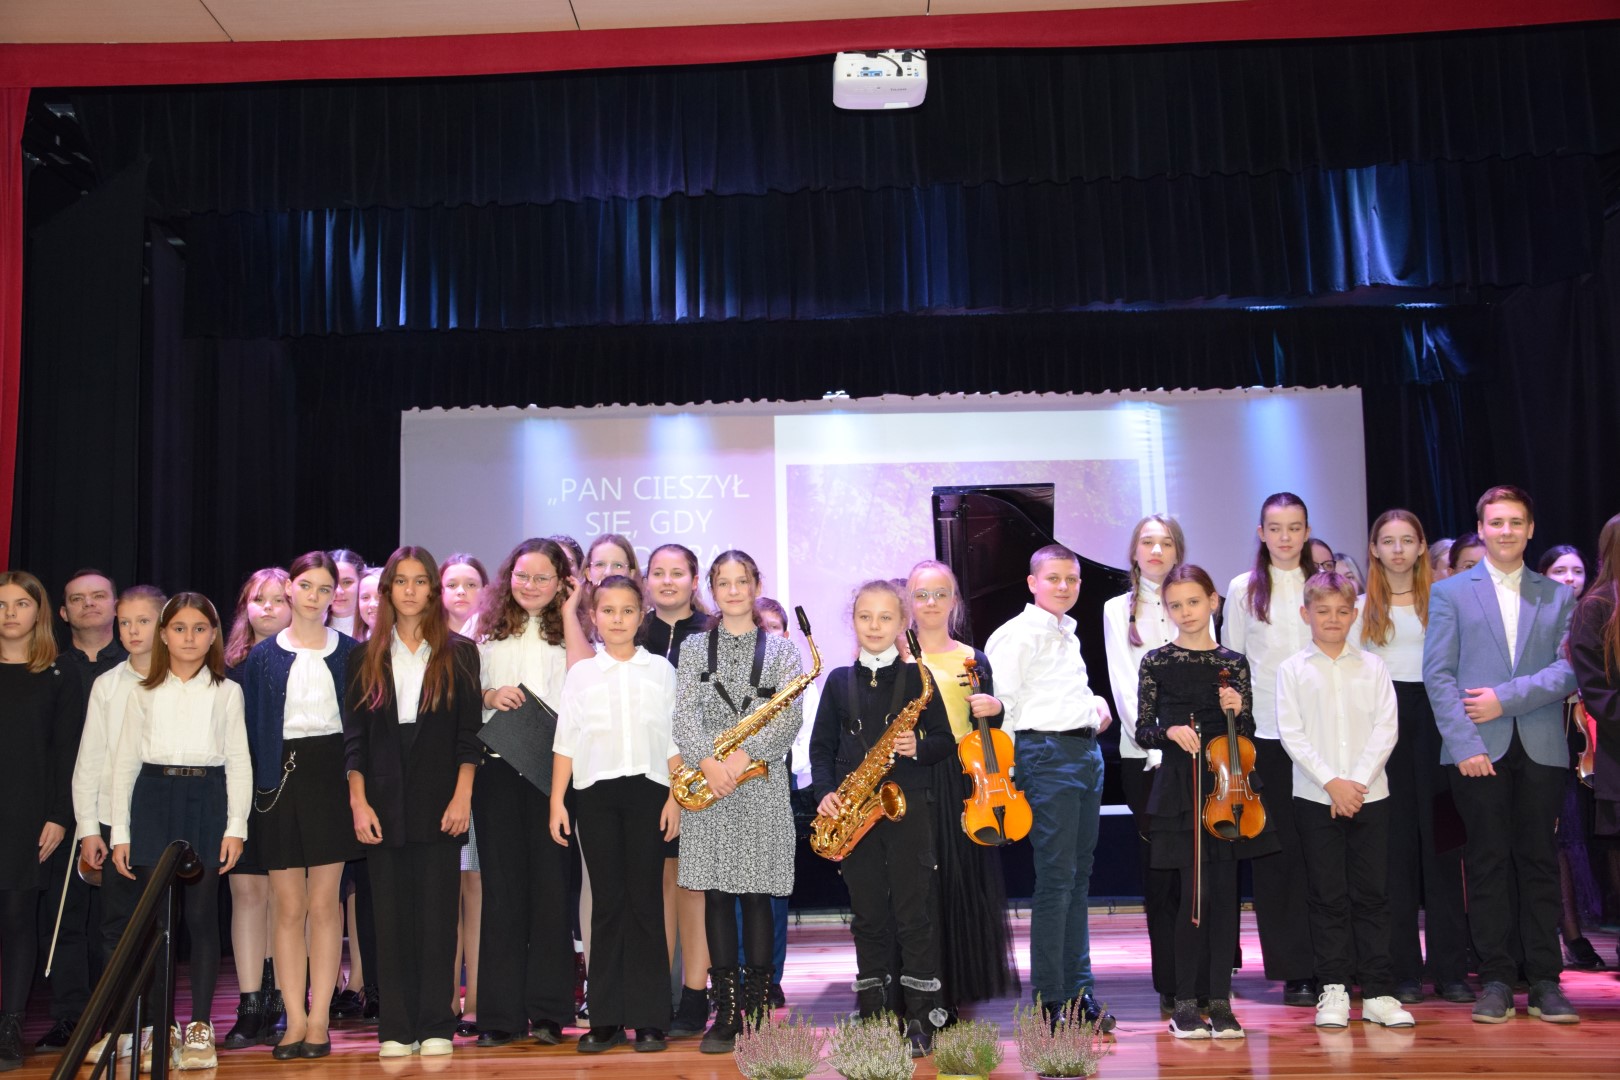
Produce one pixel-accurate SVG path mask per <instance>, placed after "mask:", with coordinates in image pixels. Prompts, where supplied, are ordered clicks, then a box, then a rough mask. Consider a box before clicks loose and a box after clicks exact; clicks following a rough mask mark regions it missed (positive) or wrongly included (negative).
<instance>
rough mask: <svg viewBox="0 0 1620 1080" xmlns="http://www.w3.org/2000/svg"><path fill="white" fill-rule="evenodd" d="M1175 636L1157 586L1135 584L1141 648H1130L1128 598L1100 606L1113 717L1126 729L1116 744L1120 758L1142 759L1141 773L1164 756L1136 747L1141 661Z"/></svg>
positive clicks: (1139, 646) (1136, 646) (1174, 628)
mask: <svg viewBox="0 0 1620 1080" xmlns="http://www.w3.org/2000/svg"><path fill="white" fill-rule="evenodd" d="M1177 633H1178V630H1177V627H1176V625H1175V623H1173V622H1171V621H1170V616H1168V615H1166V614H1165V611H1164V602H1163V600H1162V599H1161V598H1160V596H1159V586H1158V585H1156V584H1154V583H1153V582H1151V581H1148V580H1147V579H1145V578H1144V579H1143V580H1142V581H1140V582H1138V583H1137V592H1136V634H1137V636H1138V637H1140V638H1141V639H1142V644H1140V645H1132V644H1131V594H1130V593H1128V592H1126V593H1121V594H1120V595H1118V596H1116V597H1114V598H1113V599H1112V600H1110V601H1108V603H1106V604H1104V605H1103V648H1104V650H1105V651H1106V652H1107V655H1108V681H1109V683H1111V684H1112V685H1113V687H1114V715H1115V716H1117V717H1119V722H1120V724H1121V725H1122V726H1123V727H1124V729H1125V730H1124V733H1123V735H1122V736H1121V737H1120V740H1119V756H1120V757H1122V758H1138V759H1144V763H1143V766H1142V767H1143V768H1144V769H1156V768H1158V766H1159V762H1160V761H1161V760H1162V759H1163V758H1164V752H1163V751H1162V750H1143V749H1142V748H1141V747H1140V746H1137V745H1136V720H1137V717H1136V707H1137V704H1138V700H1137V690H1138V688H1139V687H1140V684H1141V681H1142V680H1141V670H1142V657H1144V656H1146V655H1147V654H1148V653H1149V652H1151V651H1152V650H1154V649H1157V648H1158V647H1159V646H1161V645H1168V644H1170V643H1171V642H1172V641H1174V640H1175V639H1176V634H1177Z"/></svg>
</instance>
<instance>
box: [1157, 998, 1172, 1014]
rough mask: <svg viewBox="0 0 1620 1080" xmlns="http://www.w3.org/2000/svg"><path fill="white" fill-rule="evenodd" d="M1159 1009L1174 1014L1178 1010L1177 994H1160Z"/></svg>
mask: <svg viewBox="0 0 1620 1080" xmlns="http://www.w3.org/2000/svg"><path fill="white" fill-rule="evenodd" d="M1159 1011H1160V1012H1162V1013H1170V1014H1172V1015H1174V1013H1175V1011H1176V995H1174V994H1160V995H1159Z"/></svg>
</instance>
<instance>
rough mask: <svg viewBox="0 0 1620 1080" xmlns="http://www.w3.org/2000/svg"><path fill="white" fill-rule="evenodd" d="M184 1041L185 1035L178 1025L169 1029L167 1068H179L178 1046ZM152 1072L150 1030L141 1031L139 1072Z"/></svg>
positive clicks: (143, 1029)
mask: <svg viewBox="0 0 1620 1080" xmlns="http://www.w3.org/2000/svg"><path fill="white" fill-rule="evenodd" d="M184 1041H185V1035H184V1033H183V1032H181V1030H180V1027H179V1025H178V1024H177V1025H175V1026H174V1027H171V1028H169V1068H171V1069H178V1068H179V1067H180V1044H181V1043H182V1042H184ZM151 1071H152V1029H151V1028H142V1029H141V1072H143V1073H149V1072H151Z"/></svg>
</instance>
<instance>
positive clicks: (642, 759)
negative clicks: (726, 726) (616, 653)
mask: <svg viewBox="0 0 1620 1080" xmlns="http://www.w3.org/2000/svg"><path fill="white" fill-rule="evenodd" d="M674 715H675V669H674V668H673V667H671V666H670V664H669V661H668V660H665V659H664V658H663V657H662V656H654V655H652V654H651V653H649V652H648V651H647V650H646V649H643V648H641V647H640V646H637V647H636V651H635V655H633V656H632V657H631V658H630V659H628V660H615V659H613V657H611V656H609V655H608V654H607V653H606V652H605V651H604V652H599V653H597V654H596V655H595V656H593V657H591V658H590V659H589V660H581V661H580V662H579V663H577V664H575V665H574V666H573V667H572V668H570V669H569V670H568V678H567V679H566V680H565V681H564V683H563V692H562V708H561V709H559V710H558V713H557V734H556V737H555V738H554V739H553V740H552V744H551V749H552V751H553V752H554V753H558V754H561V755H562V756H563V757H566V758H572V759H573V765H574V776H573V785H574V787H575V788H576V789H578V788H588V787H590V786H591V785H592V784H594V783H596V782H597V781H598V780H613V779H616V778H618V777H621V776H645V777H646V778H647V779H649V780H652V781H654V782H656V783H659V784H662V785H664V786H665V787H668V786H669V759H670V758H672V757H674V756H675V755H676V754H678V753H680V751H679V750H677V749H676V748H675V740H674V738H673V737H672V736H671V735H670V725H671V721H672V719H673V718H674Z"/></svg>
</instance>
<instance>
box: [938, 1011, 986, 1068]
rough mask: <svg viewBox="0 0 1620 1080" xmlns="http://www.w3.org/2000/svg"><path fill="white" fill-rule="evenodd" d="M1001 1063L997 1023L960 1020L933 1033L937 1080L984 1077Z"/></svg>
mask: <svg viewBox="0 0 1620 1080" xmlns="http://www.w3.org/2000/svg"><path fill="white" fill-rule="evenodd" d="M1000 1064H1001V1026H1000V1025H999V1024H992V1023H989V1022H988V1021H985V1020H960V1021H958V1022H957V1023H955V1024H952V1025H951V1026H950V1027H948V1028H945V1029H944V1030H942V1031H940V1032H938V1033H936V1034H935V1035H934V1068H936V1069H938V1070H939V1080H985V1078H986V1077H988V1076H989V1075H990V1073H991V1071H992V1070H993V1069H994V1068H995V1067H996V1066H997V1065H1000Z"/></svg>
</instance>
